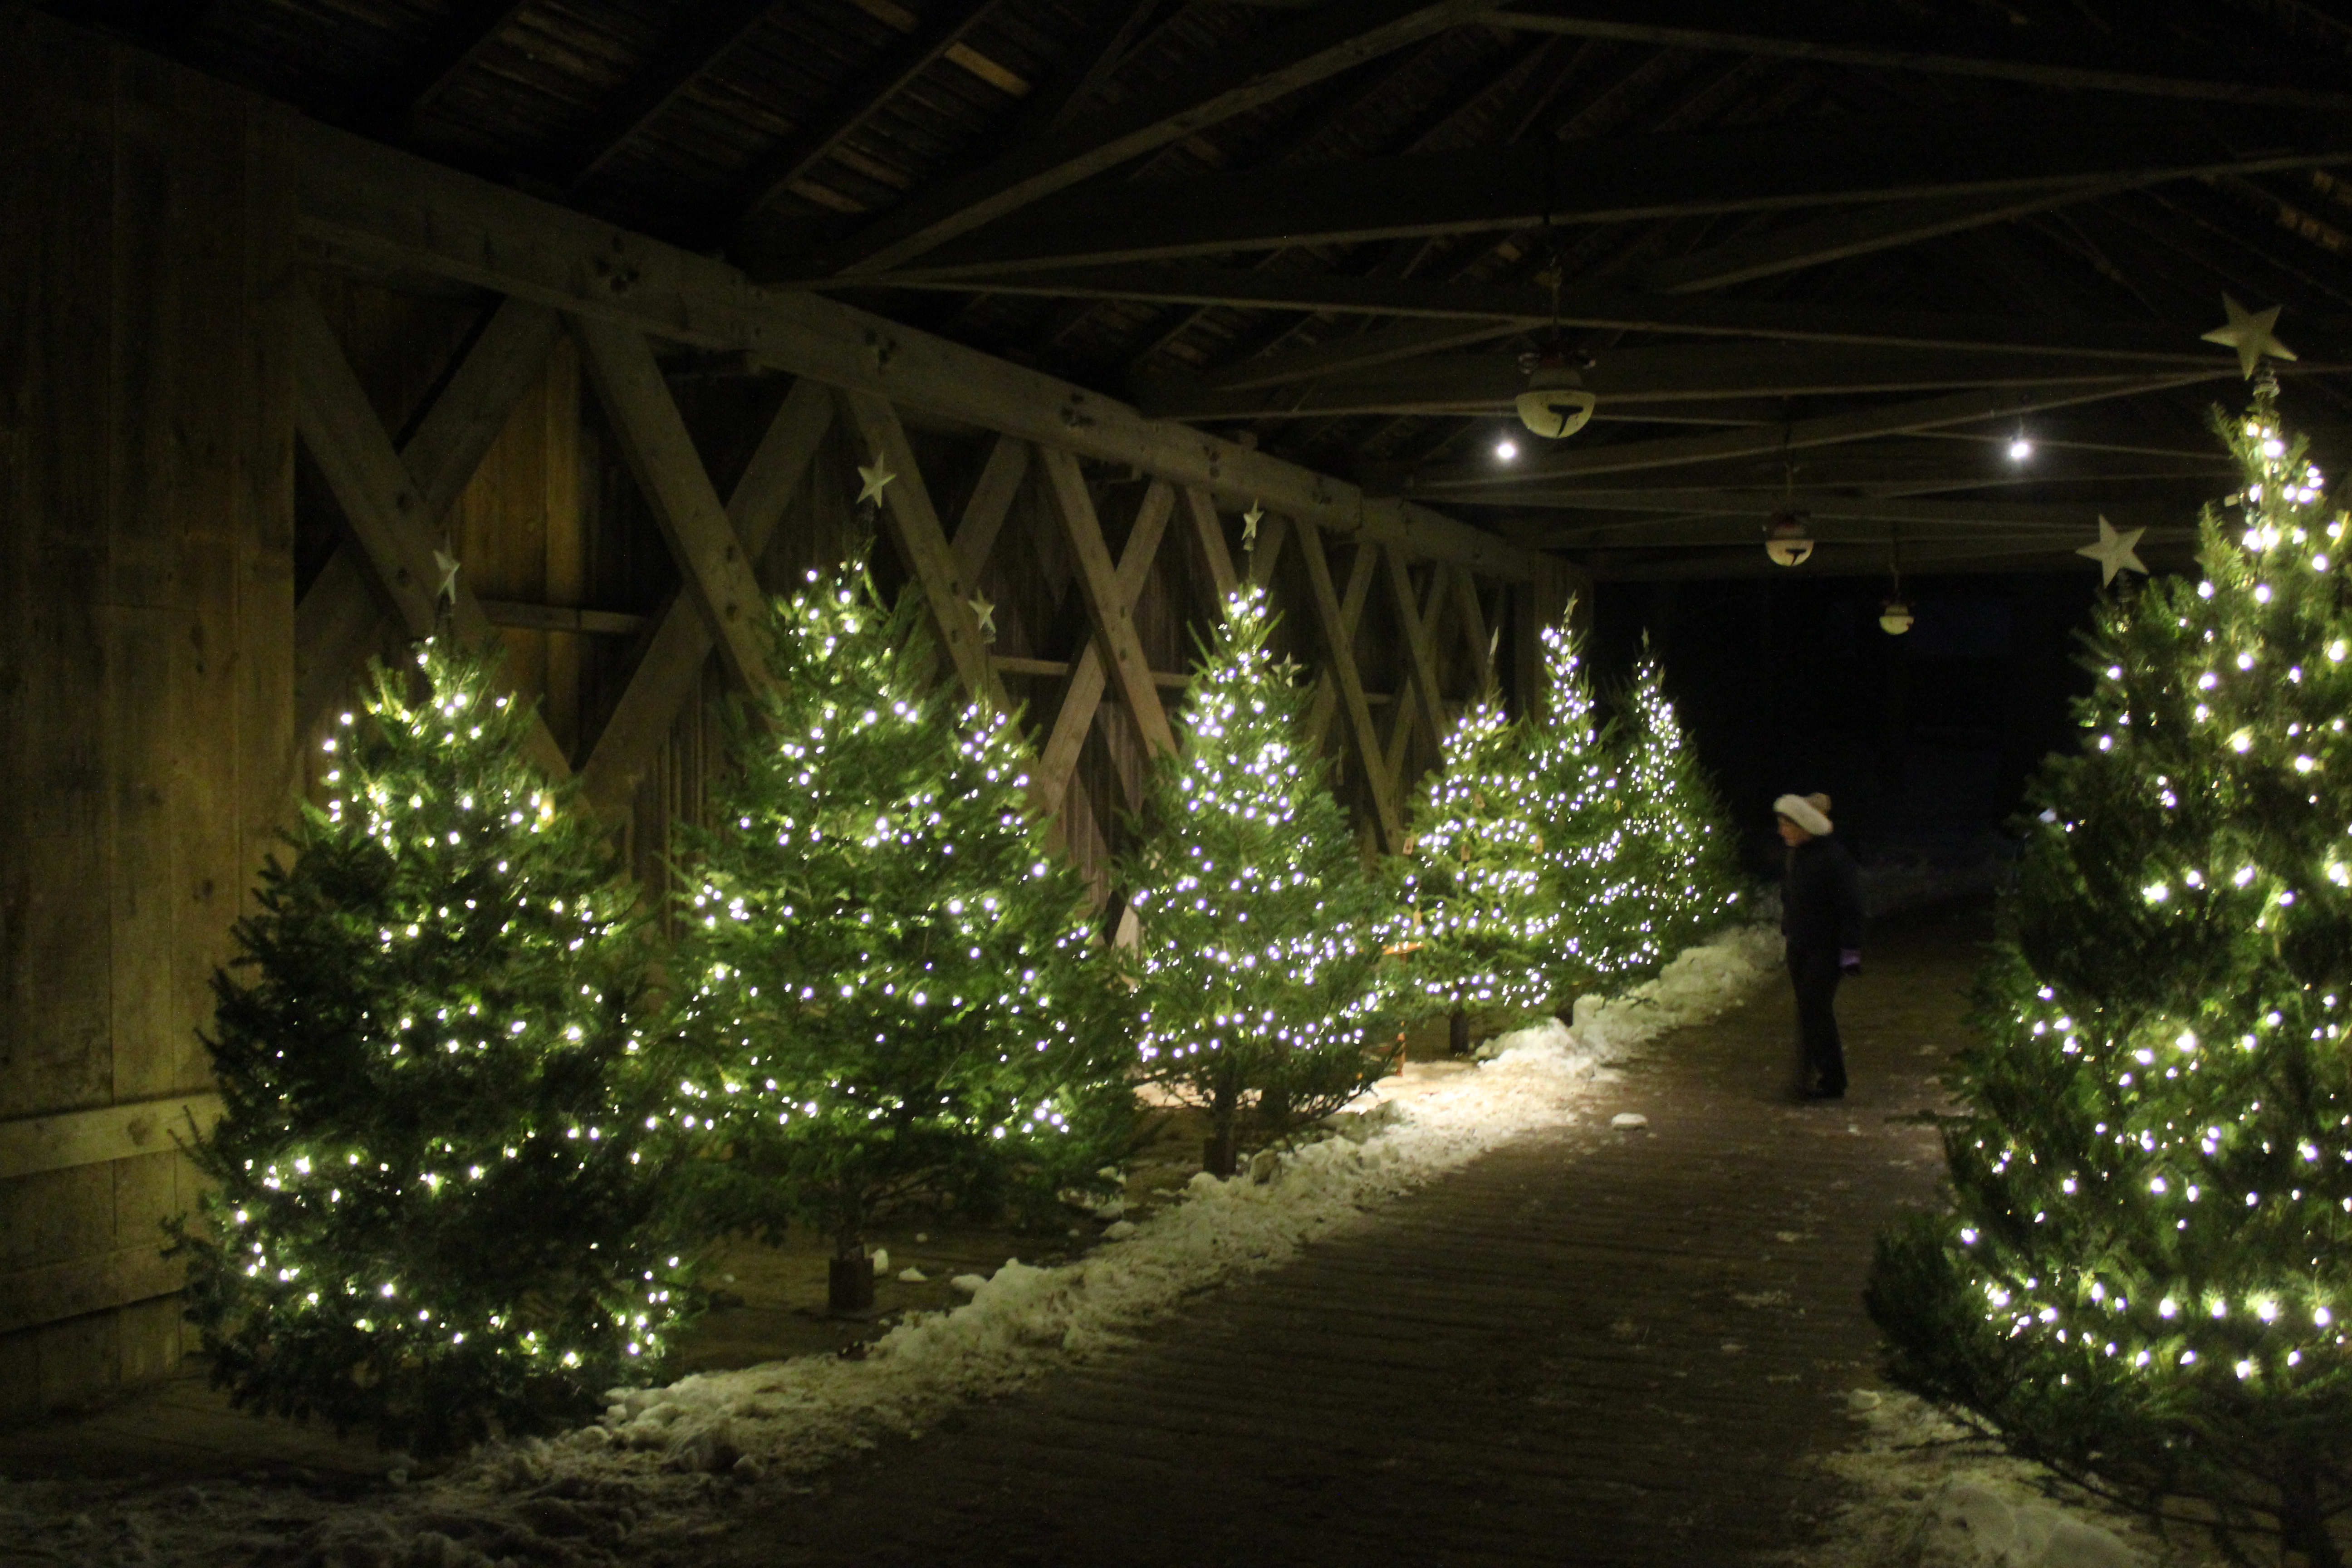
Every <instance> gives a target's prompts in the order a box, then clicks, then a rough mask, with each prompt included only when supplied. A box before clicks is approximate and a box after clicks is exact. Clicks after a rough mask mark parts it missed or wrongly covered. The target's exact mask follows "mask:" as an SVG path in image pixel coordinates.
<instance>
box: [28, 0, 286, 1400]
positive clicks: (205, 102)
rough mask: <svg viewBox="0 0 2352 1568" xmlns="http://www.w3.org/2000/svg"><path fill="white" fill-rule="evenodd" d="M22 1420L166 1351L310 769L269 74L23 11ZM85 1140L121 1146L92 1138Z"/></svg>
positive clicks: (151, 1368) (163, 1360) (282, 228)
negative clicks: (236, 1008) (241, 939)
mask: <svg viewBox="0 0 2352 1568" xmlns="http://www.w3.org/2000/svg"><path fill="white" fill-rule="evenodd" d="M0 97H5V101H6V102H7V103H8V104H9V109H10V111H9V113H8V115H7V116H6V119H5V126H0V212H5V213H6V214H7V215H8V217H7V221H6V223H5V224H4V225H0V552H5V556H0V594H5V595H6V601H5V611H0V801H5V803H6V805H5V810H0V1131H11V1132H13V1133H14V1134H15V1136H12V1137H9V1138H8V1139H7V1140H6V1143H7V1149H8V1152H9V1155H10V1158H9V1159H8V1160H7V1161H5V1162H0V1173H5V1174H0V1414H10V1413H16V1412H20V1411H23V1410H26V1409H28V1408H33V1407H37V1406H46V1405H58V1404H61V1403H65V1402H68V1401H71V1400H75V1399H79V1398H84V1397H88V1396H89V1395H91V1394H97V1393H100V1392H102V1391H104V1390H106V1389H108V1388H110V1387H114V1386H117V1385H120V1384H123V1383H126V1382H131V1381H136V1380H139V1379H142V1378H145V1377H150V1376H152V1375H155V1374H156V1373H160V1372H163V1371H164V1370H167V1369H169V1368H171V1367H172V1366H173V1365H175V1364H176V1363H177V1361H178V1358H179V1352H180V1323H179V1319H178V1303H177V1301H176V1300H175V1299H173V1298H172V1297H171V1296H169V1295H167V1294H166V1292H167V1291H169V1290H170V1289H172V1287H173V1283H174V1279H173V1270H172V1269H171V1268H169V1267H168V1266H166V1265H164V1264H163V1262H162V1260H161V1259H160V1258H158V1257H157V1256H156V1248H157V1246H158V1244H159V1242H160V1239H161V1237H160V1234H159V1231H158V1226H159V1224H160V1222H161V1221H162V1220H163V1217H164V1216H165V1215H167V1214H170V1213H173V1212H174V1211H176V1210H178V1209H179V1208H181V1207H182V1206H184V1205H185V1203H186V1202H187V1200H188V1196H189V1193H190V1175H191V1173H190V1171H189V1169H188V1167H187V1166H186V1164H185V1163H184V1160H183V1159H182V1158H181V1157H180V1156H179V1155H178V1154H177V1153H176V1152H173V1145H172V1142H171V1140H170V1132H169V1129H170V1126H171V1124H172V1122H173V1121H174V1120H175V1119H176V1117H177V1115H178V1114H179V1113H180V1112H181V1111H182V1110H194V1111H195V1112H197V1113H199V1114H202V1113H203V1112H204V1111H205V1109H206V1107H207V1105H208V1103H209V1100H208V1097H207V1096H206V1094H205V1091H206V1089H207V1088H208V1079H207V1073H206V1069H205V1059H204V1054H203V1049H202V1047H201V1046H200V1044H199V1042H198V1039H197V1034H196V1031H197V1028H198V1026H200V1025H201V1024H202V1023H203V1022H204V1021H205V1019H206V1018H207V1017H208V1016H209V1015H210V1011H211V997H210V994H209V992H208V989H207V982H208V980H209V978H210V976H211V973H212V971H213V967H214V965H215V963H218V962H219V961H220V960H221V959H222V958H223V957H224V956H225V955H226V952H227V948H228V931H229V925H230V922H231V921H232V920H233V919H234V918H235V916H236V914H237V913H238V911H239V910H240V909H241V908H242V907H243V906H244V904H245V901H246V889H247V888H248V887H249V885H250V882H251V876H252V870H253V868H254V867H255V866H256V865H257V863H258V862H259V860H260V858H261V856H262V855H263V853H264V852H265V851H266V850H267V849H268V847H269V843H270V837H271V834H272V833H273V831H274V830H275V829H276V828H277V827H278V826H279V825H280V822H281V815H280V814H281V811H282V809H283V805H284V803H285V801H286V800H287V799H288V798H289V783H290V780H291V768H292V763H293V757H294V752H293V744H292V736H291V734H290V733H289V716H290V714H291V712H292V701H291V690H292V677H293V647H294V614H293V612H294V595H293V569H294V563H293V550H292V544H293V538H292V491H293V451H294V433H293V419H292V404H291V398H290V395H289V394H290V388H291V380H290V372H289V342H288V339H287V336H286V334H285V332H284V331H283V330H282V326H281V321H282V312H281V311H280V310H278V301H279V300H282V299H283V298H284V297H285V294H286V290H287V289H288V287H289V284H290V283H291V281H292V273H293V262H294V246H295V234H296V230H295V214H294V210H293V195H292V187H291V178H290V175H291V171H290V168H289V162H288V153H287V146H288V143H287V140H286V137H285V135H284V131H283V123H282V121H280V120H279V118H278V116H277V115H276V114H274V113H273V112H271V111H269V110H267V109H264V108H258V107H257V106H256V105H254V103H253V102H252V100H249V99H246V98H243V97H241V96H239V95H235V94H232V93H229V92H227V91H226V90H225V89H217V88H215V87H212V86H210V85H209V84H207V83H205V82H204V81H203V80H202V79H198V78H194V77H192V76H190V75H188V74H187V73H184V72H181V71H177V70H172V69H168V68H163V67H161V66H159V65H157V64H155V63H154V62H152V61H151V60H148V59H146V58H144V57H142V56H138V55H135V54H132V53H130V52H128V51H123V50H119V49H115V48H112V47H107V46H104V45H101V44H96V43H92V42H89V41H87V40H73V39H66V38H61V37H59V36H58V34H57V33H55V32H54V31H51V30H48V29H46V28H43V27H38V26H35V25H33V24H32V23H31V22H30V21H28V19H27V18H26V16H24V15H23V14H22V13H20V12H16V11H7V12H0ZM93 1156H113V1157H103V1158H94V1157H93Z"/></svg>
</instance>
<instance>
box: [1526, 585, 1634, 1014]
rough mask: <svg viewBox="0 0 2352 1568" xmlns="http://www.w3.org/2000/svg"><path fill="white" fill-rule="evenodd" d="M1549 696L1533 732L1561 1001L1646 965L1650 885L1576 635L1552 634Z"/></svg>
mask: <svg viewBox="0 0 2352 1568" xmlns="http://www.w3.org/2000/svg"><path fill="white" fill-rule="evenodd" d="M1543 645H1544V676H1545V685H1546V689H1547V692H1548V695H1549V700H1548V702H1547V703H1546V705H1545V710H1544V713H1543V715H1542V717H1541V718H1540V719H1538V720H1536V721H1532V722H1531V723H1530V725H1529V729H1528V742H1527V743H1528V768H1529V772H1530V773H1531V775H1532V777H1533V780H1534V784H1533V791H1534V800H1535V802H1536V806H1537V809H1538V814H1539V815H1538V818H1537V827H1538V832H1539V834H1540V835H1541V843H1540V850H1541V856H1542V858H1541V863H1540V869H1539V882H1538V897H1539V899H1540V900H1541V901H1542V902H1543V903H1545V904H1547V905H1549V907H1550V908H1552V909H1554V910H1558V911H1559V919H1558V920H1557V921H1554V922H1553V923H1552V924H1551V926H1550V927H1549V929H1548V930H1547V931H1545V932H1544V933H1543V940H1542V942H1541V943H1540V952H1539V958H1540V962H1541V963H1542V966H1543V971H1544V974H1545V979H1546V984H1547V985H1548V987H1549V992H1550V996H1551V1002H1552V1005H1554V1006H1555V1007H1563V1008H1564V1007H1566V1006H1568V1005H1570V1004H1572V1003H1573V1002H1574V1001H1575V1000H1576V998H1577V997H1578V995H1579V994H1581V993H1583V992H1585V991H1588V990H1591V988H1592V987H1593V986H1594V985H1596V984H1602V983H1608V982H1615V981H1619V980H1622V979H1624V978H1625V977H1627V976H1628V975H1631V974H1633V973H1637V972H1638V971H1639V969H1640V968H1641V966H1642V963H1643V958H1644V954H1645V953H1646V952H1647V947H1646V945H1645V944H1646V942H1647V937H1646V933H1645V932H1643V930H1642V924H1643V902H1642V888H1641V885H1640V879H1639V872H1638V870H1637V868H1635V866H1634V865H1633V856H1632V855H1630V854H1629V853H1628V852H1627V846H1626V842H1625V833H1624V821H1623V816H1624V813H1623V801H1622V784H1621V781H1620V779H1619V776H1618V767H1617V758H1616V755H1615V741H1614V737H1613V735H1612V733H1611V732H1610V731H1609V730H1608V729H1607V728H1606V727H1605V726H1604V725H1603V724H1602V723H1601V718H1600V713H1599V710H1598V707H1597V705H1596V704H1595V702H1594V701H1593V696H1592V685H1591V681H1590V680H1589V679H1587V678H1586V676H1585V673H1584V665H1583V659H1582V658H1581V657H1580V654H1579V652H1578V649H1577V645H1576V639H1575V638H1574V637H1572V636H1571V635H1570V633H1569V631H1568V629H1567V628H1566V627H1565V626H1547V627H1545V628H1544V632H1543Z"/></svg>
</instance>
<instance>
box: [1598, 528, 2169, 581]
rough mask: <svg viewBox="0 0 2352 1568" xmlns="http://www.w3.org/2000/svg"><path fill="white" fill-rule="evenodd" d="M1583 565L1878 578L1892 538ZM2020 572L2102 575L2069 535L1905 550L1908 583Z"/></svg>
mask: <svg viewBox="0 0 2352 1568" xmlns="http://www.w3.org/2000/svg"><path fill="white" fill-rule="evenodd" d="M2141 544H2142V545H2143V546H2146V547H2147V549H2148V551H2149V555H2150V559H2151V561H2152V562H2155V563H2158V564H2163V563H2164V558H2162V557H2159V556H2158V555H2156V553H2155V550H2156V547H2155V546H2154V545H2152V544H2150V543H2149V542H2148V541H2147V540H2142V541H2141ZM2172 548H2173V549H2174V550H2175V551H2176V554H2175V555H2174V556H2173V557H2172V559H2171V562H2170V564H2171V565H2174V566H2185V565H2187V564H2188V563H2189V561H2190V560H2191V559H2192V558H2193V553H2194V551H2195V548H2196V542H2195V541H2194V540H2193V539H2192V540H2187V541H2184V542H2181V543H2180V544H2179V545H2178V546H2175V547H2172ZM1580 564H1581V565H1582V566H1583V567H1584V569H1586V570H1587V571H1589V572H1591V574H1592V576H1593V577H1594V578H1595V579H1597V580H1599V581H1601V582H1604V583H1664V582H1684V581H1691V580H1706V581H1715V580H1720V579H1724V578H1741V577H1760V578H1767V579H1769V580H1771V581H1774V582H1790V581H1795V580H1797V579H1799V578H1802V577H1875V578H1877V579H1878V580H1879V581H1880V582H1882V583H1883V582H1885V581H1886V580H1887V570H1886V545H1885V542H1884V541H1871V542H1853V543H1843V542H1831V543H1826V544H1822V545H1818V546H1816V547H1815V549H1814V551H1813V553H1812V556H1811V559H1810V560H1808V561H1806V562H1805V563H1804V564H1803V565H1801V566H1795V567H1789V566H1779V565H1775V564H1774V563H1772V562H1771V561H1769V560H1768V559H1767V558H1766V556H1765V554H1764V550H1763V546H1762V544H1761V542H1748V543H1745V544H1740V545H1737V546H1733V547H1729V548H1694V549H1688V550H1664V551H1652V552H1641V551H1630V550H1629V551H1614V552H1612V551H1598V552H1593V553H1592V554H1591V555H1588V556H1586V557H1584V558H1583V560H1582V561H1581V563H1580ZM2016 572H2034V573H2050V574H2058V575H2063V576H2072V577H2080V578H2082V579H2083V582H2084V590H2085V592H2087V591H2088V590H2090V589H2091V588H2094V587H2095V586H2097V584H2098V580H2099V572H2098V568H2097V567H2096V566H2095V565H2093V564H2092V563H2090V562H2088V561H2086V560H2084V558H2083V557H2082V556H2080V555H2077V554H2075V553H2074V545H2073V543H2071V542H2065V541H2060V542H2056V543H2052V544H2042V545H2035V544H2032V543H2025V542H2020V541H2018V540H2015V539H1989V540H1983V541H1977V542H1970V541H1949V542H1936V543H1928V544H1922V545H1920V546H1918V547H1916V548H1914V547H1912V546H1910V545H1907V544H1906V546H1904V550H1903V579H1904V581H1905V583H1906V584H1909V583H1911V582H1913V581H1914V580H1916V579H1918V578H1924V577H1934V576H1948V575H1958V574H1976V573H2016Z"/></svg>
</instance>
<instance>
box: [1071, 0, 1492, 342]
mask: <svg viewBox="0 0 2352 1568" xmlns="http://www.w3.org/2000/svg"><path fill="white" fill-rule="evenodd" d="M1444 47H1446V46H1445V42H1444V39H1442V38H1433V39H1429V40H1427V41H1425V42H1423V44H1422V45H1421V47H1418V48H1416V49H1414V50H1413V51H1412V53H1411V54H1409V55H1407V56H1406V57H1405V58H1403V59H1402V61H1400V62H1399V63H1397V64H1396V65H1393V66H1391V68H1388V69H1386V70H1384V71H1382V72H1381V73H1380V75H1379V76H1378V78H1377V79H1374V80H1371V81H1370V82H1366V83H1363V84H1361V85H1360V86H1359V87H1358V88H1357V89H1356V90H1354V91H1351V92H1349V93H1348V94H1347V95H1346V97H1345V100H1344V101H1341V102H1339V103H1336V104H1332V105H1329V106H1328V107H1327V108H1326V109H1325V110H1323V112H1321V113H1319V114H1318V115H1316V116H1315V117H1314V119H1313V120H1312V121H1310V122H1309V123H1308V124H1307V125H1306V126H1304V127H1302V128H1301V129H1300V130H1299V131H1298V132H1297V133H1295V134H1293V135H1291V136H1288V137H1286V138H1285V139H1284V141H1283V143H1282V145H1280V146H1279V147H1276V148H1274V149H1272V150H1271V151H1270V152H1268V153H1265V154H1264V155H1261V156H1255V157H1252V158H1251V159H1250V160H1249V162H1248V164H1247V166H1248V167H1252V168H1272V167H1276V166H1278V165H1280V164H1284V163H1297V162H1299V161H1301V160H1302V158H1303V157H1304V156H1305V155H1306V154H1307V153H1311V152H1312V151H1313V150H1314V149H1315V148H1316V147H1317V146H1318V144H1319V143H1320V142H1322V141H1323V139H1324V138H1325V137H1326V136H1328V135H1329V134H1330V133H1331V132H1332V131H1333V130H1335V129H1336V128H1337V127H1339V125H1341V124H1342V123H1344V122H1345V121H1347V120H1348V119H1349V117H1351V116H1353V115H1355V114H1356V113H1358V112H1360V110H1363V109H1364V108H1365V107H1367V106H1368V105H1371V104H1378V103H1381V102H1385V101H1387V100H1389V99H1390V98H1391V97H1392V96H1393V95H1395V94H1396V93H1397V92H1398V90H1399V89H1402V88H1404V87H1405V86H1407V85H1408V84H1409V83H1410V82H1411V80H1412V77H1413V76H1414V74H1415V73H1416V72H1418V71H1421V70H1422V69H1423V68H1425V67H1426V65H1427V62H1428V58H1429V57H1430V55H1431V53H1432V51H1434V50H1440V49H1443V48H1444ZM1500 88H1501V83H1499V82H1496V81H1491V80H1482V81H1480V82H1479V83H1478V84H1477V85H1476V87H1475V89H1473V90H1471V91H1470V92H1468V93H1467V94H1464V95H1459V96H1458V98H1457V100H1456V101H1455V102H1454V104H1453V105H1451V106H1450V107H1449V108H1447V109H1446V110H1444V111H1442V112H1441V113H1440V114H1439V115H1438V116H1437V118H1436V121H1435V123H1434V124H1433V125H1431V126H1429V127H1427V128H1426V129H1424V130H1423V131H1422V132H1420V133H1419V134H1417V135H1414V136H1412V137H1411V138H1409V139H1408V141H1407V142H1406V143H1405V145H1406V146H1407V147H1408V148H1411V147H1419V146H1421V145H1423V143H1424V142H1426V141H1427V139H1428V138H1429V137H1431V136H1434V135H1438V134H1441V133H1442V132H1444V128H1445V127H1446V126H1447V125H1449V124H1451V123H1453V122H1454V120H1455V118H1456V117H1457V116H1459V115H1460V114H1461V113H1462V112H1463V111H1464V110H1467V109H1469V108H1471V107H1473V106H1475V105H1476V104H1477V103H1479V102H1481V101H1483V100H1485V99H1486V97H1487V96H1488V95H1489V94H1491V93H1494V92H1496V91H1498V90H1500ZM1158 162H1159V160H1156V159H1155V160H1152V163H1158ZM1145 167H1146V168H1147V169H1148V168H1150V167H1151V163H1147V164H1146V165H1145ZM1282 255H1283V253H1282V252H1281V251H1279V250H1270V251H1268V252H1266V253H1265V255H1264V256H1263V257H1261V258H1258V261H1257V263H1256V265H1258V266H1259V267H1272V266H1276V265H1278V264H1279V263H1280V260H1281V258H1282ZM1099 303H1100V302H1099V301H1097V300H1073V301H1071V302H1070V305H1069V306H1068V307H1067V310H1068V313H1069V320H1068V321H1066V323H1064V324H1062V325H1060V326H1059V327H1057V328H1052V329H1048V330H1047V331H1045V332H1044V333H1042V334H1040V335H1041V336H1043V337H1044V338H1045V341H1047V342H1059V341H1060V340H1061V337H1062V334H1063V332H1065V331H1067V330H1068V327H1069V326H1072V325H1075V324H1076V321H1078V320H1081V319H1083V318H1084V317H1085V316H1087V315H1089V314H1091V313H1092V312H1093V311H1094V310H1096V309H1097V306H1098V304H1099ZM1214 309H1216V307H1215V306H1213V305H1193V306H1191V307H1189V308H1188V309H1186V310H1183V311H1181V313H1180V314H1179V315H1178V316H1177V319H1176V320H1175V321H1171V322H1168V323H1166V324H1164V325H1162V326H1161V327H1160V329H1159V330H1158V331H1155V332H1154V333H1153V334H1152V337H1151V341H1150V342H1147V343H1146V344H1145V345H1144V346H1143V348H1142V349H1141V350H1140V351H1139V352H1137V353H1133V354H1132V355H1130V359H1129V363H1138V364H1139V363H1144V362H1146V361H1148V360H1150V358H1151V357H1152V356H1153V355H1155V354H1157V353H1160V351H1162V350H1163V349H1165V348H1167V347H1168V345H1169V344H1171V343H1172V342H1175V341H1176V340H1177V339H1178V338H1181V337H1182V336H1183V335H1184V334H1185V333H1186V332H1189V331H1192V328H1193V327H1194V326H1196V325H1198V324H1199V323H1200V321H1201V320H1202V317H1204V316H1206V315H1207V314H1208V313H1209V312H1210V311H1211V310H1214Z"/></svg>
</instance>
